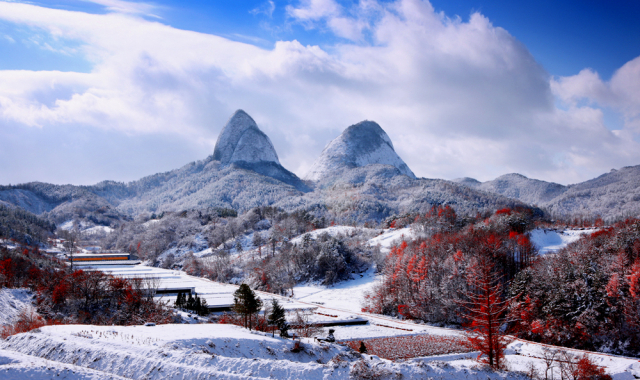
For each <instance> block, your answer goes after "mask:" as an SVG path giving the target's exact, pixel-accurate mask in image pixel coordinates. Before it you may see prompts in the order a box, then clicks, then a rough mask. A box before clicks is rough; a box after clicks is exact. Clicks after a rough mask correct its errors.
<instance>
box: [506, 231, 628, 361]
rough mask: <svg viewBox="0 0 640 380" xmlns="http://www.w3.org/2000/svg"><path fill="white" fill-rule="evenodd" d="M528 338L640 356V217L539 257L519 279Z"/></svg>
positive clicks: (516, 287) (521, 331)
mask: <svg viewBox="0 0 640 380" xmlns="http://www.w3.org/2000/svg"><path fill="white" fill-rule="evenodd" d="M510 293H511V295H513V296H517V297H518V298H517V302H516V303H514V305H513V307H512V313H513V315H514V317H517V318H518V322H517V323H515V324H514V326H513V330H514V332H515V333H516V334H517V335H518V336H520V337H523V338H526V339H531V340H535V341H540V342H544V343H550V344H555V345H562V346H567V347H576V348H583V349H589V350H598V351H604V352H613V353H618V354H626V355H635V356H639V355H640V350H639V349H638V347H640V317H638V316H639V315H640V220H626V221H624V222H620V223H618V224H616V225H614V226H613V227H611V228H607V229H601V230H599V231H597V232H595V233H593V234H592V235H590V236H587V237H585V238H582V239H581V240H579V241H577V242H575V243H572V244H570V245H569V246H567V247H566V248H565V249H563V250H561V251H560V252H558V253H557V254H554V255H546V256H544V257H542V258H540V259H538V260H537V261H536V262H535V263H534V264H533V265H532V266H531V267H530V268H527V269H525V270H523V271H522V272H520V273H519V274H518V275H517V276H516V277H515V279H514V280H513V282H512V284H511V288H510Z"/></svg>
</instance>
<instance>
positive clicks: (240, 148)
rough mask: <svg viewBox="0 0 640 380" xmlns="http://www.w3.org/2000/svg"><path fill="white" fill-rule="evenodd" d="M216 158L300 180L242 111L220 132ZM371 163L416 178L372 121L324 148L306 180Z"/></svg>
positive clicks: (271, 175) (270, 174)
mask: <svg viewBox="0 0 640 380" xmlns="http://www.w3.org/2000/svg"><path fill="white" fill-rule="evenodd" d="M213 159H214V160H217V161H220V163H221V164H222V165H231V164H234V165H237V166H240V167H243V168H246V169H251V170H254V171H256V172H258V173H261V174H265V175H267V176H270V177H274V178H276V179H279V180H284V179H285V178H283V177H288V178H286V180H284V182H287V183H291V181H294V182H295V180H296V179H297V177H295V175H294V174H293V173H291V172H289V171H288V170H286V169H285V168H284V167H282V165H281V164H280V161H279V159H278V154H277V153H276V150H275V148H274V147H273V144H272V143H271V140H270V139H269V137H268V136H267V135H266V134H265V133H264V132H262V131H261V130H260V128H258V125H257V124H256V122H255V121H254V120H253V118H251V116H249V115H248V114H247V113H246V112H244V111H243V110H237V111H236V112H235V113H234V114H233V116H231V118H230V119H229V121H228V122H227V124H226V125H225V127H224V128H223V129H222V132H220V135H219V136H218V141H217V142H216V146H215V149H214V151H213ZM372 164H381V165H389V166H393V167H395V168H396V169H397V170H398V171H399V174H404V175H407V176H409V177H411V178H416V177H415V175H414V174H413V172H412V171H411V170H410V169H409V167H408V166H407V164H405V162H404V161H403V160H402V159H401V158H400V157H399V156H398V154H397V153H396V152H395V150H394V148H393V143H392V142H391V139H390V138H389V136H388V135H387V134H386V132H385V131H384V130H383V129H382V128H381V127H380V126H379V125H378V124H377V123H375V122H373V121H362V122H360V123H358V124H355V125H352V126H350V127H348V128H347V129H345V130H344V132H342V134H341V135H340V136H338V137H337V138H335V139H334V140H333V141H331V142H330V143H329V144H328V145H327V146H326V147H325V148H324V150H323V151H322V153H321V154H320V157H318V159H316V161H315V162H314V164H313V165H312V167H311V169H310V170H309V172H308V173H307V174H306V176H305V177H304V178H305V179H306V180H310V181H320V180H322V179H324V178H326V177H328V176H333V175H335V174H337V173H338V172H340V171H342V170H344V169H352V168H357V167H364V166H367V165H372ZM298 181H299V179H298ZM298 185H299V184H298ZM294 186H295V185H294ZM296 187H299V186H296Z"/></svg>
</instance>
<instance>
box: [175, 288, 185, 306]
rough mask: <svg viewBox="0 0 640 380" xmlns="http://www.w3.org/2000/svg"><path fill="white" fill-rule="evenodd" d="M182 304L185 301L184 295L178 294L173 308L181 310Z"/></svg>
mask: <svg viewBox="0 0 640 380" xmlns="http://www.w3.org/2000/svg"><path fill="white" fill-rule="evenodd" d="M184 302H185V300H184V293H182V292H179V293H178V297H177V298H176V302H175V303H174V306H175V307H176V308H177V309H181V308H183V307H184Z"/></svg>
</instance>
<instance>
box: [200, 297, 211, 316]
mask: <svg viewBox="0 0 640 380" xmlns="http://www.w3.org/2000/svg"><path fill="white" fill-rule="evenodd" d="M198 314H199V315H201V316H205V315H207V314H209V308H208V307H207V300H206V299H204V298H201V299H200V312H199V313H198Z"/></svg>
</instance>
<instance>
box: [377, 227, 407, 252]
mask: <svg viewBox="0 0 640 380" xmlns="http://www.w3.org/2000/svg"><path fill="white" fill-rule="evenodd" d="M414 236H415V232H414V231H413V229H411V227H405V228H398V229H395V228H391V229H388V230H384V231H383V233H382V234H380V235H379V236H376V237H375V238H373V239H371V240H369V242H368V244H369V245H370V246H371V247H375V246H377V245H380V249H381V250H382V252H388V251H389V250H390V249H391V247H392V246H394V245H397V244H400V242H402V241H403V240H407V241H410V240H412V239H413V237H414Z"/></svg>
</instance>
